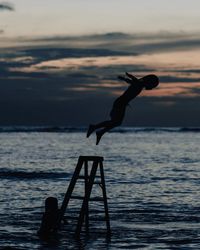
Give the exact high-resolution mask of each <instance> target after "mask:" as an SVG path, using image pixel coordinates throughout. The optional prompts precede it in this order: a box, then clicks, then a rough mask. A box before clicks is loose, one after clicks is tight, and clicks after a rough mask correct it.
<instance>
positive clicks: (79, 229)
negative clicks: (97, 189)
mask: <svg viewBox="0 0 200 250" xmlns="http://www.w3.org/2000/svg"><path fill="white" fill-rule="evenodd" d="M97 167H98V162H96V161H94V162H93V165H92V169H91V173H90V177H89V182H88V188H87V193H86V194H85V197H84V200H83V204H82V207H81V211H80V215H79V219H78V224H77V228H76V232H75V236H76V237H79V236H80V233H81V227H82V225H83V220H84V215H85V212H86V206H87V204H88V201H89V198H90V194H91V191H92V186H93V183H94V179H95V175H96V171H97Z"/></svg>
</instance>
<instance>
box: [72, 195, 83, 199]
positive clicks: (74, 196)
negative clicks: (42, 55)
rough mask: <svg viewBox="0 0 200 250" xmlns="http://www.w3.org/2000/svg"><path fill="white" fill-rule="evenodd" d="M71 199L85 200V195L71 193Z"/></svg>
mask: <svg viewBox="0 0 200 250" xmlns="http://www.w3.org/2000/svg"><path fill="white" fill-rule="evenodd" d="M71 199H75V200H83V199H84V197H83V196H76V195H71Z"/></svg>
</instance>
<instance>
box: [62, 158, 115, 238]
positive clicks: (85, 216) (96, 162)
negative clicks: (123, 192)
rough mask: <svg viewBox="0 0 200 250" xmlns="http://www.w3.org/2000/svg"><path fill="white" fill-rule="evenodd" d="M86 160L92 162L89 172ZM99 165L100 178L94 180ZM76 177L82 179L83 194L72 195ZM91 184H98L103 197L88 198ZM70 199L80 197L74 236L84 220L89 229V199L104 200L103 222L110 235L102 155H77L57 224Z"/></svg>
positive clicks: (78, 232)
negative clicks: (80, 205) (76, 161)
mask: <svg viewBox="0 0 200 250" xmlns="http://www.w3.org/2000/svg"><path fill="white" fill-rule="evenodd" d="M88 162H92V167H91V171H90V173H89V166H88ZM83 167H84V174H83V175H80V172H81V170H82V168H83ZM98 167H99V170H100V176H99V177H100V180H99V181H95V177H96V172H97V169H98ZM78 179H84V189H85V190H84V196H73V195H72V193H73V190H74V188H75V185H76V182H77V180H78ZM93 184H99V186H100V187H101V189H102V196H103V197H95V198H90V195H91V192H92V187H93ZM70 199H81V200H83V202H82V207H81V210H80V214H79V217H78V223H77V226H76V230H75V236H76V237H78V238H79V237H80V233H81V229H82V226H83V223H84V220H85V227H86V231H87V232H88V231H89V206H88V205H89V201H103V202H104V210H105V222H106V227H107V235H108V236H110V235H111V230H110V219H109V213H108V204H107V195H106V185H105V178H104V170H103V157H100V156H79V159H78V163H77V165H76V168H75V171H74V174H73V176H72V179H71V181H70V184H69V186H68V189H67V192H66V194H65V197H64V200H63V203H62V206H61V212H60V218H59V221H58V226H59V225H60V223H61V220H62V219H63V217H64V214H65V211H66V209H67V206H68V203H69V201H70Z"/></svg>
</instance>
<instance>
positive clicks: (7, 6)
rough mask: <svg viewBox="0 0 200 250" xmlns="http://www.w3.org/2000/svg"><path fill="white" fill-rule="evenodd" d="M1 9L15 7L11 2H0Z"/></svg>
mask: <svg viewBox="0 0 200 250" xmlns="http://www.w3.org/2000/svg"><path fill="white" fill-rule="evenodd" d="M1 10H8V11H14V10H15V9H14V6H13V5H12V4H11V3H0V11H1Z"/></svg>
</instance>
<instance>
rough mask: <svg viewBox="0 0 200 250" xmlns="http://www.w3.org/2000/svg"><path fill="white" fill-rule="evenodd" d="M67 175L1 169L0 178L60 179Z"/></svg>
mask: <svg viewBox="0 0 200 250" xmlns="http://www.w3.org/2000/svg"><path fill="white" fill-rule="evenodd" d="M68 177H69V175H68V174H66V173H62V172H54V173H52V172H26V171H22V170H21V171H20V170H19V171H16V170H8V169H1V170H0V179H29V180H30V179H34V180H35V179H62V178H68Z"/></svg>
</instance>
